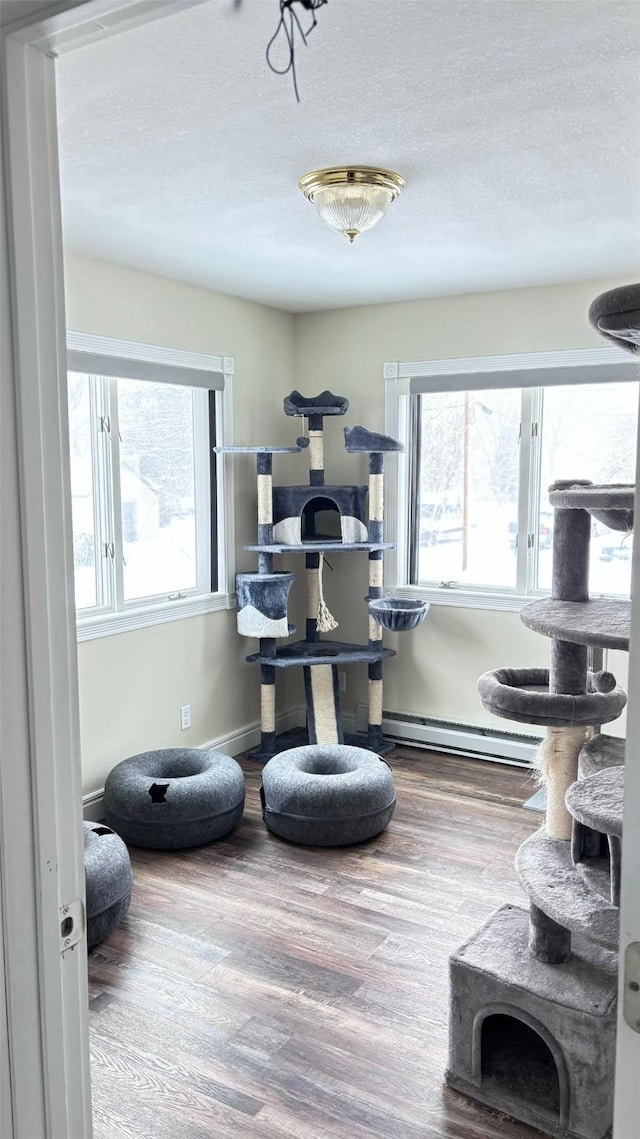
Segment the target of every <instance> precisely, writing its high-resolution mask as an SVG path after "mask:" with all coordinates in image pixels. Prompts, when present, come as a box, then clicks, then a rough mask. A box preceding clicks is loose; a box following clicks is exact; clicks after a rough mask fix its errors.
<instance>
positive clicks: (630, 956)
mask: <svg viewBox="0 0 640 1139" xmlns="http://www.w3.org/2000/svg"><path fill="white" fill-rule="evenodd" d="M622 1012H623V1015H624V1019H625V1020H626V1022H627V1024H628V1025H629V1028H632V1029H633V1031H634V1032H640V941H632V942H631V944H630V945H628V946H627V952H626V953H625V955H624V995H623V998H622Z"/></svg>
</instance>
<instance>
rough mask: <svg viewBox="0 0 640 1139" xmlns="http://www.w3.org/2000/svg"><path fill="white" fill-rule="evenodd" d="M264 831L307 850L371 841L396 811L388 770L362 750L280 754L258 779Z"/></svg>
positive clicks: (310, 748) (316, 749) (326, 748)
mask: <svg viewBox="0 0 640 1139" xmlns="http://www.w3.org/2000/svg"><path fill="white" fill-rule="evenodd" d="M262 804H263V816H264V821H265V824H266V826H267V827H268V829H269V830H270V831H272V832H273V833H274V834H277V835H279V836H280V837H281V838H286V839H288V840H289V841H290V842H296V843H300V844H304V845H306V846H349V845H351V844H353V843H356V842H364V841H365V840H366V839H370V838H373V837H374V836H375V835H377V834H380V832H381V831H383V830H384V829H385V827H386V826H387V825H388V824H389V822H390V820H391V817H392V815H393V812H394V810H395V805H396V795H395V789H394V784H393V775H392V772H391V769H390V767H389V766H388V764H387V763H386V762H385V761H384V760H383V759H381V758H380V757H379V756H378V755H374V754H373V753H372V752H369V751H366V750H365V749H364V748H359V747H348V746H342V745H335V746H326V745H325V746H323V745H310V746H307V747H298V748H292V749H291V750H290V751H284V752H281V753H280V754H279V755H277V756H275V757H274V758H273V759H271V760H269V763H267V764H266V765H265V768H264V770H263V773H262Z"/></svg>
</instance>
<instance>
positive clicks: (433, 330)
mask: <svg viewBox="0 0 640 1139" xmlns="http://www.w3.org/2000/svg"><path fill="white" fill-rule="evenodd" d="M616 283H619V282H607V281H589V282H582V283H579V284H574V285H558V286H553V287H548V288H537V289H521V290H513V291H511V292H504V293H476V294H470V295H469V296H460V297H443V298H438V299H434V300H425V301H411V302H405V303H399V304H387V305H368V306H363V307H358V308H348V309H341V310H336V311H332V312H321V313H311V314H305V315H300V316H297V317H296V320H295V371H296V375H298V376H301V377H304V386H303V390H305V391H319V390H321V389H322V388H323V387H327V386H328V387H330V388H331V389H332V390H333V391H334V392H336V393H339V394H341V395H346V396H348V398H349V400H350V401H351V408H350V410H349V413H348V416H347V417H346V419H345V420H344V421H343V422H345V423H348V424H350V425H353V424H355V423H363V424H365V425H366V426H368V427H371V428H373V429H375V430H384V391H383V379H382V366H383V364H384V362H385V361H393V360H428V359H447V358H454V357H460V356H482V355H492V354H494V353H509V352H533V351H545V350H552V349H567V348H583V347H589V346H592V345H598V344H600V343H601V341H600V340H599V339H598V337H597V336H596V334H595V333H594V332H593V330H592V329H591V328H590V326H589V325H588V322H587V309H588V307H589V303H590V301H591V300H592V299H593V297H595V296H596V295H597V294H598V293H599V292H601V291H602V290H603V289H605V288H610V287H612V286H613V284H616ZM326 434H327V439H326V466H327V481H328V482H332V481H338V482H339V481H349V482H351V481H353V482H357V481H366V465H365V462H364V460H363V459H361V458H359V457H356V456H349V455H347V454H346V453H345V451H344V447H343V439H342V431H341V429H337V430H336V429H333V430H332V428H331V425H329V426H328V428H327V432H326ZM575 473H576V477H579V476H580V471H576V472H575ZM335 563H336V564H337V565H339V569H340V573H339V574H338V573H336V574H327V575H326V578H327V590H326V592H327V600H328V602H329V604H330V606H331V607H332V611H333V612H334V614H335V615H336V617H338V618H339V619H340V616H341V615H342V617H343V620H342V621H341V630H340V632H341V634H342V635H343V636H344V637H345V639H347V640H348V639H350V638H351V637H353V639H354V640H358V639H361V638H362V637H365V638H366V607H365V603H364V601H361V598H363V597H364V594H365V593H366V581H367V577H366V575H367V570H366V563H364V562H360V561H359V560H358V558H357V555H346V554H343V555H338V556H336V558H335ZM354 599H355V600H354ZM387 643H388V644H389V646H390V647H394V648H397V649H398V653H399V656H398V657H397V658H395V659H394V660H392V661H390V662H389V664H388V665H387V666H385V690H386V691H385V700H384V706H385V709H388V710H393V711H404V712H413V713H417V714H421V715H427V716H433V717H438V718H442V719H451V720H457V721H461V722H464V723H469V724H490V725H491V726H493V727H498V726H499V725H500V721H498V720H497V719H496V718H495V717H493V716H490V715H488V714H487V713H485V712H484V711H483V710H482V708H481V707H480V703H479V700H478V696H477V691H476V679H477V677H478V676H479V674H480V673H481V672H484V671H485V670H487V669H489V668H495V667H498V666H501V665H511V666H514V667H517V666H522V665H531V666H535V665H541V666H544V665H546V664H547V662H548V651H549V645H548V642H547V641H546V639H545V638H544V637H540V636H538V635H536V634H535V633H532V632H530V631H529V630H527V629H525V628H524V626H523V625H522V623H521V622H520V619H519V617H518V615H517V614H515V613H504V612H488V611H482V610H473V609H455V608H449V607H443V606H442V607H438V606H433V607H432V609H431V611H430V613H429V615H428V617H427V619H426V621H425V622H424V623H423V625H422V626H421V627H420V628H419V629H418V630H416V631H415V632H413V633H408V634H404V635H400V634H398V635H396V636H395V637H389V638H388V640H387ZM610 664H611V667H612V668H614V670H617V671H618V674H619V676H620V679H621V680H622V682H623V683H625V680H626V655H625V654H614V653H612V654H611V661H610ZM347 671H348V677H347V696H346V701H345V708H346V709H352V708H353V707H354V705H355V704H356V703H357V702H362V703H366V698H367V689H366V677H365V673H364V670H363V669H356V668H354V667H351V668H350V669H348V670H347ZM502 726H503V727H508V726H509V725H507V724H505V723H504V721H503V722H502ZM514 727H515V725H514ZM518 730H520V728H518ZM522 730H523V731H526V730H527V729H526V727H525V726H524V725H523V726H522ZM608 730H613V731H616V730H619V731H622V721H619V722H618V725H615V726H613V727H612V728H611V729H608Z"/></svg>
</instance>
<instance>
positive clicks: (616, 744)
mask: <svg viewBox="0 0 640 1139" xmlns="http://www.w3.org/2000/svg"><path fill="white" fill-rule="evenodd" d="M626 742H627V741H626V740H625V739H622V738H621V737H619V736H608V735H607V734H606V732H598V734H597V735H596V736H594V737H593V739H591V740H589V741H588V743H586V744H585V745H584V747H583V748H582V751H581V752H580V755H579V756H578V774H579V776H580V779H586V778H587V776H588V775H594V774H595V773H596V771H603V770H605V769H606V768H609V767H622V766H623V764H624V753H625V746H626Z"/></svg>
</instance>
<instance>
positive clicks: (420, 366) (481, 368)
mask: <svg viewBox="0 0 640 1139" xmlns="http://www.w3.org/2000/svg"><path fill="white" fill-rule="evenodd" d="M602 365H612V366H613V367H614V368H619V367H620V365H626V369H625V370H626V371H627V372H628V370H629V366H630V359H629V354H628V353H627V352H624V351H623V350H622V349H620V348H615V347H613V346H609V345H605V346H602V347H598V348H582V349H568V350H566V351H553V352H522V353H512V354H509V355H498V356H468V357H461V358H460V359H454V360H418V361H388V362H387V363H385V364H384V366H383V372H382V375H383V380H384V386H385V397H384V399H385V432H386V433H387V434H388V435H391V436H393V438H394V439H398V440H399V441H400V442H401V443H403V444H404V445H405V448H406V450H405V452H404V453H390V454H389V455H388V456H387V464H386V467H385V473H387V475H388V477H387V478H386V480H385V491H386V498H387V506H388V515H387V517H388V522H387V523H386V524H385V529H386V534H385V536H386V537H387V538H388V539H389V541H392V542H394V543H395V548H394V549H392V550H388V551H386V553H385V580H386V581H387V582H388V583H389V586H390V588H392V589H393V591H394V593H396V594H397V595H398V596H400V597H411V598H418V599H424V600H427V601H430V602H431V604H432V605H442V606H450V607H452V608H456V609H486V610H496V611H506V612H513V613H518V612H520V610H521V609H522V606H523V605H525V604H526V603H527V602H528V601H531V600H533V599H534V598H535V597H536V596H543V592H542V591H540V592H539V593H536V592H534V591H531V592H530V593H526V594H524V593H521V592H518V591H517V590H504V589H499V588H496V589H489V588H487V589H481V588H477V589H469V588H462V587H460V588H455V589H447V588H444V589H443V588H437V587H433V586H424V585H410V584H408V582H409V571H410V565H409V558H410V549H409V506H410V487H409V477H410V462H409V454H408V450H409V445H410V438H411V380H420V379H423V380H425V381H429V380H433V387H432V390H433V391H446V390H447V388H448V386H449V385H447V384H443V383H442V380H443V377H447V379H448V380H449V382H450V385H451V386H456V385H457V386H462V387H470V388H478V389H480V388H481V387H482V386H483V384H482V382H478V381H476V382H472V383H471V384H466V383H465V382H463V380H462V379H460V377H466V376H469V377H477V376H490V375H495V374H496V373H510V374H511V376H512V379H511V383H512V386H514V387H520V386H522V387H526V386H527V383H528V382H531V379H532V378H533V377H534V376H535V383H534V385H533V386H534V387H541V386H547V387H548V386H551V385H552V384H556V385H561V384H562V383H563V378H562V376H557V377H556V378H554V379H552V378H551V377H549V379H548V380H545V377H544V372H545V371H547V370H548V371H549V372H551V371H553V372H557V371H558V370H562V369H563V368H573V369H576V368H580V369H585V370H587V369H589V368H590V367H594V368H595V367H598V366H600V367H601V366H602ZM636 371H637V375H636V377H635V379H636V380H638V379H640V370H638V369H637V367H636ZM518 373H522V374H523V376H522V383H521V384H518V380H517V374H518ZM527 373H528V376H527ZM594 375H595V373H594ZM625 378H629V377H628V376H627V377H625ZM581 382H582V383H588V382H589V381H588V377H585V378H583V379H582V380H581ZM427 386H428V387H431V385H430V384H425V390H426V389H427ZM484 387H491V384H490V383H485V384H484ZM533 458H534V461H535V460H536V458H537V456H533ZM531 461H532V456H531V453H530V452H529V451H528V449H527V448H525V447H523V448H522V449H521V467H520V475H521V481H520V494H521V496H522V495H526V496H527V497H528V490H529V482H528V476H529V469H530V464H531ZM525 476H526V482H525V483H523V477H525ZM530 522H531V519H530ZM533 527H534V529H535V522H533ZM523 553H524V551H523Z"/></svg>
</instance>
